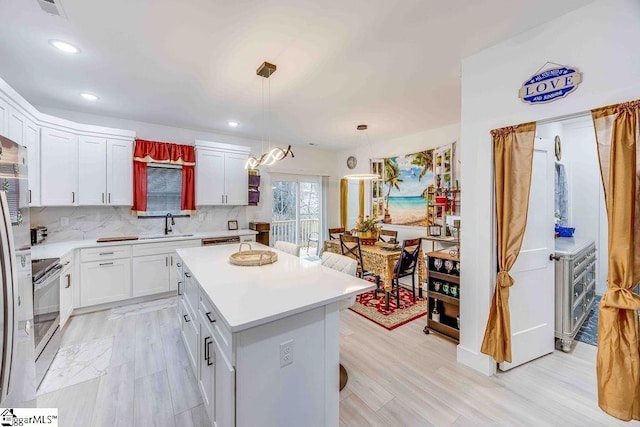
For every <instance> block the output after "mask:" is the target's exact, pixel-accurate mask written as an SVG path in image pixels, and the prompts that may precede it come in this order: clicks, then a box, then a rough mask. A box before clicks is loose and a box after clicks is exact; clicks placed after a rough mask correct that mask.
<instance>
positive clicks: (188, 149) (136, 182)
mask: <svg viewBox="0 0 640 427" xmlns="http://www.w3.org/2000/svg"><path fill="white" fill-rule="evenodd" d="M148 163H167V164H172V165H181V166H182V200H181V203H180V209H181V213H184V214H190V213H194V212H195V211H196V197H195V173H194V166H195V164H196V153H195V150H194V148H193V147H192V146H191V145H179V144H172V143H169V142H157V141H146V140H144V139H136V148H135V150H134V153H133V207H132V208H131V212H132V213H133V214H134V215H145V213H146V211H147V164H148Z"/></svg>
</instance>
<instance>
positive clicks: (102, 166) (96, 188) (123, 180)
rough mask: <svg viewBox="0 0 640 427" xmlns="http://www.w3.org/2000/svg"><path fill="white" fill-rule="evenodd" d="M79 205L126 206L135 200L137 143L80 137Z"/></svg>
mask: <svg viewBox="0 0 640 427" xmlns="http://www.w3.org/2000/svg"><path fill="white" fill-rule="evenodd" d="M78 163H79V165H78V204H79V205H80V206H91V205H93V206H96V205H114V206H116V205H125V206H130V205H131V203H132V200H133V195H132V192H133V145H132V143H131V142H130V141H120V140H111V139H106V138H97V137H92V136H80V138H79V140H78Z"/></svg>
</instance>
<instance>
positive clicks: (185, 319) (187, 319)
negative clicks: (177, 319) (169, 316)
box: [182, 314, 191, 323]
mask: <svg viewBox="0 0 640 427" xmlns="http://www.w3.org/2000/svg"><path fill="white" fill-rule="evenodd" d="M182 317H184V321H185V322H187V323H189V322H191V319H189V315H188V314H185V315H184V316H182Z"/></svg>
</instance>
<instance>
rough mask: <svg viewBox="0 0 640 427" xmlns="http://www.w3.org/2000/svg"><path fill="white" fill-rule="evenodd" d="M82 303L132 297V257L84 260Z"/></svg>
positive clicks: (81, 271) (82, 266)
mask: <svg viewBox="0 0 640 427" xmlns="http://www.w3.org/2000/svg"><path fill="white" fill-rule="evenodd" d="M80 279H81V280H82V288H81V289H80V304H81V306H82V307H87V306H91V305H96V304H104V303H107V302H112V301H120V300H124V299H127V298H130V297H131V258H124V259H114V260H109V261H107V260H105V261H93V262H83V263H82V264H81V265H80Z"/></svg>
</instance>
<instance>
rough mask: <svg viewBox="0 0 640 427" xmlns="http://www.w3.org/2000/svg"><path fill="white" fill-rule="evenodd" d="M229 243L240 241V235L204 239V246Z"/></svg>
mask: <svg viewBox="0 0 640 427" xmlns="http://www.w3.org/2000/svg"><path fill="white" fill-rule="evenodd" d="M229 243H240V236H230V237H211V238H209V239H202V246H214V245H227V244H229Z"/></svg>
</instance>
